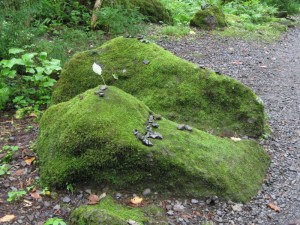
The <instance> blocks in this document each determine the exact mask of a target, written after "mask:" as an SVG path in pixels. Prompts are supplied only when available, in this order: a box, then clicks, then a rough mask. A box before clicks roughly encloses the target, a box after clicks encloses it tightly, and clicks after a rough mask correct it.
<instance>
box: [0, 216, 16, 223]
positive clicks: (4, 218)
mask: <svg viewBox="0 0 300 225" xmlns="http://www.w3.org/2000/svg"><path fill="white" fill-rule="evenodd" d="M15 218H16V216H15V215H6V216H3V217H2V218H0V222H1V223H4V222H10V221H13V220H14V219H15Z"/></svg>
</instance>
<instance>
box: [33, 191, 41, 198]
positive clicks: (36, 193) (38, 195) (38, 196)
mask: <svg viewBox="0 0 300 225" xmlns="http://www.w3.org/2000/svg"><path fill="white" fill-rule="evenodd" d="M30 195H31V197H33V198H34V199H40V198H42V197H41V196H40V194H39V193H38V192H37V191H34V192H31V193H30Z"/></svg>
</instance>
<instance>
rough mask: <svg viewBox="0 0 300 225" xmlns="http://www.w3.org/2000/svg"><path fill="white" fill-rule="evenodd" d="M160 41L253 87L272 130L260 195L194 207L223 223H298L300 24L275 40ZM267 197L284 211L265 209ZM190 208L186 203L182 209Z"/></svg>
mask: <svg viewBox="0 0 300 225" xmlns="http://www.w3.org/2000/svg"><path fill="white" fill-rule="evenodd" d="M297 20H299V18H297ZM158 44H159V45H161V46H162V47H164V48H165V49H167V50H170V51H171V52H173V53H174V54H176V55H177V56H179V57H181V58H184V59H186V60H188V61H192V62H194V63H195V64H198V65H199V67H201V68H211V69H213V70H215V71H218V72H220V73H222V74H226V75H229V76H231V77H233V78H235V79H237V80H239V81H241V82H242V83H244V84H245V85H247V86H249V87H250V88H251V89H253V90H254V91H255V92H256V94H257V95H258V97H259V98H260V99H261V100H262V102H263V104H264V106H265V110H266V112H267V115H268V118H269V125H270V128H271V131H272V134H271V137H269V138H267V139H265V140H264V141H261V142H260V144H261V145H262V146H263V147H264V148H265V150H266V151H267V152H268V153H269V154H270V156H271V164H270V167H269V170H268V171H267V174H266V178H265V183H264V184H263V185H262V187H261V190H260V191H259V192H258V193H257V196H254V197H253V198H252V200H251V201H249V202H247V203H245V204H244V205H239V204H235V203H233V202H230V201H228V202H224V201H220V200H213V198H207V199H206V200H204V201H205V202H203V203H205V204H200V203H199V204H198V205H197V207H199V208H195V207H196V205H193V204H192V207H193V209H192V210H194V212H195V211H196V210H197V211H199V212H201V213H199V215H202V213H204V214H205V215H210V213H211V214H212V215H214V216H216V218H217V220H219V219H220V218H219V217H220V215H219V214H222V215H223V217H222V220H223V222H222V223H224V224H225V222H224V221H227V222H226V223H228V224H264V225H287V224H297V225H299V224H300V213H299V209H300V164H299V161H300V130H299V127H300V119H299V114H300V107H299V105H300V63H299V61H300V28H299V27H295V28H293V29H290V30H289V32H287V33H286V34H283V35H282V38H281V39H280V40H279V41H277V42H274V43H271V44H268V43H264V42H257V41H256V42H254V41H253V42H251V41H244V40H238V39H235V38H228V37H220V36H213V35H209V34H202V35H201V36H193V38H189V37H186V38H182V39H178V40H174V39H172V41H168V39H164V40H161V41H158ZM237 62H238V63H237ZM243 139H249V137H243ZM269 201H273V202H274V201H275V202H276V203H277V204H278V206H279V207H280V208H281V211H280V212H279V213H276V212H273V211H272V210H271V209H269V208H268V207H266V205H267V204H268V203H269ZM225 203H226V205H225ZM219 206H222V207H219ZM189 210H191V209H190V208H189V207H186V208H185V209H184V212H183V213H185V212H188V211H189ZM233 210H234V211H233ZM212 212H213V213H212ZM220 212H221V213H220ZM174 221H176V220H174ZM174 221H172V222H173V223H174ZM197 221H202V222H205V221H204V220H203V219H198V220H197ZM220 223H221V222H219V224H220ZM196 224H197V223H196Z"/></svg>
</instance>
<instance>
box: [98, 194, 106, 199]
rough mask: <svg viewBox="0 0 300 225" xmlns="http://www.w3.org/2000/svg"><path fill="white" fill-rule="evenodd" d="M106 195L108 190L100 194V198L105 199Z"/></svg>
mask: <svg viewBox="0 0 300 225" xmlns="http://www.w3.org/2000/svg"><path fill="white" fill-rule="evenodd" d="M105 197H106V192H104V193H102V194H101V195H100V196H99V200H101V199H103V198H105Z"/></svg>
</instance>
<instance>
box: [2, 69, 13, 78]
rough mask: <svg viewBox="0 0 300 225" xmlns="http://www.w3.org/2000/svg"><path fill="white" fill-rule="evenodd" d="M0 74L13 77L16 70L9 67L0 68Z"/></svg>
mask: <svg viewBox="0 0 300 225" xmlns="http://www.w3.org/2000/svg"><path fill="white" fill-rule="evenodd" d="M0 75H3V76H7V77H9V78H15V77H16V75H17V71H16V70H12V69H9V68H4V69H2V70H1V73H0Z"/></svg>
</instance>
